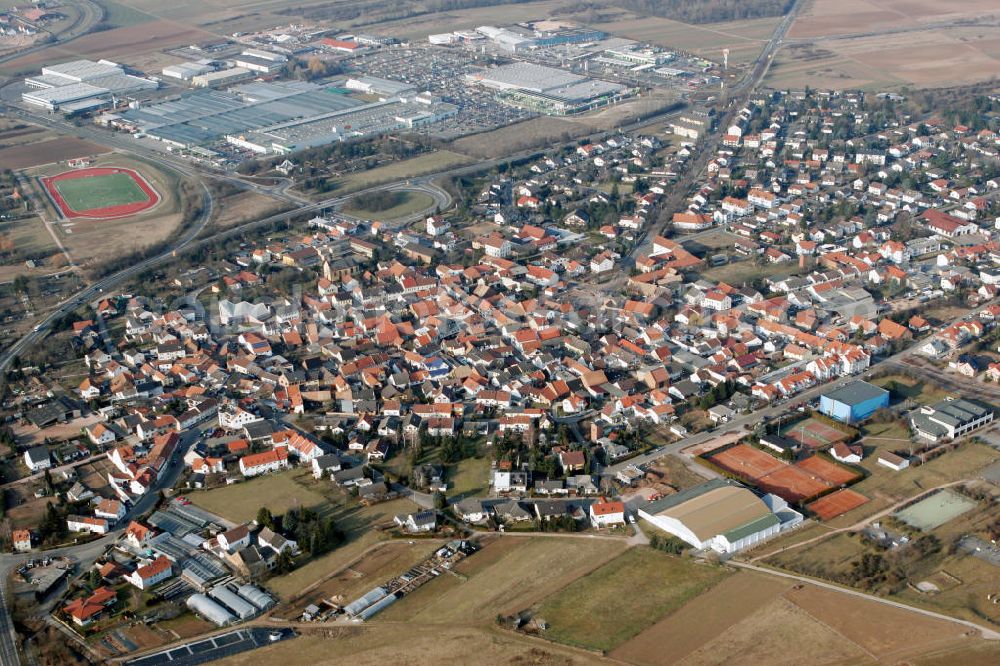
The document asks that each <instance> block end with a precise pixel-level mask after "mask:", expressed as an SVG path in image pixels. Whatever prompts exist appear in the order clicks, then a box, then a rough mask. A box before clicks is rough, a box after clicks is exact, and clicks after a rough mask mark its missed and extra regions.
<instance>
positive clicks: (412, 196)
mask: <svg viewBox="0 0 1000 666" xmlns="http://www.w3.org/2000/svg"><path fill="white" fill-rule="evenodd" d="M433 205H434V199H433V198H432V197H431V195H429V194H426V193H424V192H409V191H407V192H403V193H402V196H401V197H400V200H399V203H397V204H396V205H395V206H393V207H392V208H387V209H385V210H378V211H375V210H365V209H364V208H355V207H354V205H353V199H352V200H351V201H348V202H347V203H346V204H345V205H344V207H343V209H342V210H343V211H344V212H345V213H347V214H348V215H353V216H355V217H360V218H362V219H365V220H396V219H399V218H401V217H408V216H410V215H415V214H416V213H419V212H420V211H423V210H428V209H429V208H431V207H432V206H433Z"/></svg>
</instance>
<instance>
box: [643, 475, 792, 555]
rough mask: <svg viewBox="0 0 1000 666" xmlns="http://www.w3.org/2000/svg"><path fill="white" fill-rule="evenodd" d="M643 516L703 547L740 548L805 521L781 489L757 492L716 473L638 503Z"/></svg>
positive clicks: (725, 550)
mask: <svg viewBox="0 0 1000 666" xmlns="http://www.w3.org/2000/svg"><path fill="white" fill-rule="evenodd" d="M639 517H641V518H642V519H644V520H647V521H649V522H650V523H652V524H653V525H655V526H656V527H658V528H660V529H661V530H663V531H664V532H667V533H669V534H672V535H674V536H676V537H677V538H679V539H681V540H683V541H685V542H686V543H688V544H690V545H692V546H694V547H695V548H698V549H699V550H705V549H711V550H714V551H715V552H717V553H723V554H729V553H735V552H738V551H740V550H743V549H745V548H749V547H750V546H753V545H756V544H758V543H760V542H762V541H764V540H765V539H768V538H770V537H772V536H774V535H775V534H778V533H779V532H781V531H783V530H786V529H789V528H791V527H794V526H796V525H798V524H799V523H801V522H802V514H801V513H799V512H797V511H794V510H793V509H791V508H789V506H788V504H787V503H786V502H785V501H784V500H783V499H781V498H780V497H777V496H776V495H766V496H765V497H764V498H763V499H762V498H760V497H757V495H755V494H754V493H753V492H751V491H750V490H749V489H747V488H745V487H744V486H741V485H740V484H738V483H736V482H735V481H731V480H727V479H714V480H712V481H709V482H707V483H703V484H701V485H698V486H694V487H693V488H688V489H687V490H684V491H682V492H679V493H677V494H675V495H670V496H669V497H664V498H662V499H659V500H656V501H655V502H651V503H650V504H648V505H647V506H646V507H645V508H642V509H639Z"/></svg>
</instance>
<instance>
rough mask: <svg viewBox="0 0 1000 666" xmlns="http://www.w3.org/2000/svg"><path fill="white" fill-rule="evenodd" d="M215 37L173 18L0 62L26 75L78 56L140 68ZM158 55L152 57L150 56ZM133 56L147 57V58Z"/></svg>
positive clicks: (2, 68) (0, 68)
mask: <svg viewBox="0 0 1000 666" xmlns="http://www.w3.org/2000/svg"><path fill="white" fill-rule="evenodd" d="M213 38H215V35H213V34H212V33H210V32H206V31H204V30H199V29H197V28H192V27H190V26H187V25H183V24H180V23H176V22H173V21H161V20H151V21H146V22H143V23H139V24H136V25H129V26H124V27H120V28H113V29H111V30H104V31H102V32H92V33H90V34H87V35H84V36H82V37H79V38H77V39H74V40H72V41H70V42H67V43H65V44H55V45H53V46H51V47H49V48H46V49H42V50H40V51H35V52H32V53H28V54H26V55H23V56H21V57H20V58H15V59H14V60H10V61H8V62H6V63H3V65H0V71H2V72H4V73H6V74H8V75H16V74H23V73H26V72H29V71H31V70H36V69H40V68H41V67H42V66H44V65H48V64H52V63H55V62H63V61H66V60H73V59H77V58H90V59H93V60H99V59H101V58H106V59H109V60H116V61H117V60H126V61H128V62H129V64H130V65H133V66H135V67H138V68H140V69H142V68H144V67H147V66H148V65H149V63H151V62H162V61H164V60H176V59H175V58H174V59H169V58H165V57H164V56H163V55H162V54H159V53H158V52H159V51H160V50H161V49H165V48H169V47H172V46H183V45H187V44H194V43H197V42H201V41H206V40H210V39H213ZM151 54H153V55H154V58H153V59H152V60H150V59H149V58H150V55H151ZM132 56H145V57H146V60H142V59H141V58H138V57H136V58H133V57H132Z"/></svg>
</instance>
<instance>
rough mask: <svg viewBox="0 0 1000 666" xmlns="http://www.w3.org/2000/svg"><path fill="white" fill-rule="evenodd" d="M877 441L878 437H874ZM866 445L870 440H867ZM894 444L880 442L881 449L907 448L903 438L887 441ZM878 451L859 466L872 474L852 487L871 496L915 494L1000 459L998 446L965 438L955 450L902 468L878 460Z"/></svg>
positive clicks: (971, 473)
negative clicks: (881, 444) (886, 464)
mask: <svg viewBox="0 0 1000 666" xmlns="http://www.w3.org/2000/svg"><path fill="white" fill-rule="evenodd" d="M875 443H878V440H875ZM865 444H866V446H869V445H870V444H869V442H868V441H867V440H866V442H865ZM886 444H895V446H891V447H890V446H885V447H882V446H879V448H880V449H901V450H904V451H905V450H906V445H905V444H903V443H902V442H886ZM877 458H878V456H877V455H868V456H866V457H865V459H864V460H862V461H861V464H860V466H861V467H864V468H865V469H866V470H868V472H869V476H868V477H867V478H866V479H863V480H862V481H859V482H858V483H857V484H855V485H854V486H852V488H853V489H854V490H856V491H858V492H860V493H861V494H863V495H866V496H868V497H878V496H880V495H884V496H886V497H888V498H890V499H895V500H902V499H905V498H907V497H913V496H914V495H917V494H919V493H920V492H922V491H924V490H927V489H928V488H934V487H935V486H940V485H942V484H945V483H948V482H950V481H956V480H958V479H963V478H971V477H973V476H975V475H976V473H977V472H978V471H979V470H981V469H983V468H984V467H985V466H987V465H989V464H991V463H994V462H996V461H997V459H998V456H997V452H996V450H994V449H992V448H990V447H988V446H985V445H983V444H979V443H977V442H971V441H970V442H965V443H963V444H962V445H961V446H959V447H958V448H957V449H955V450H954V451H949V452H947V453H945V454H944V455H941V456H938V457H937V458H935V459H934V460H931V461H929V462H926V463H924V464H923V465H919V466H916V467H914V466H911V467H909V468H908V469H905V470H903V471H902V472H894V471H892V470H891V469H888V468H886V467H883V466H881V465H879V464H877V462H876V459H877Z"/></svg>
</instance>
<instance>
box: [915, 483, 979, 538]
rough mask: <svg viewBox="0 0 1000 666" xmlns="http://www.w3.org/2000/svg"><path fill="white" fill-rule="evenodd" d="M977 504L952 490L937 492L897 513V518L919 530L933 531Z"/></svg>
mask: <svg viewBox="0 0 1000 666" xmlns="http://www.w3.org/2000/svg"><path fill="white" fill-rule="evenodd" d="M975 506H976V503H975V502H974V501H973V500H971V499H969V498H967V497H963V496H961V495H959V494H958V493H956V492H952V491H951V490H947V489H945V490H942V491H940V492H936V493H934V494H933V495H931V496H930V497H928V498H926V499H922V500H920V501H919V502H917V503H916V504H911V505H910V506H908V507H906V508H905V509H903V510H902V511H899V512H897V513H896V517H897V518H899V519H900V520H902V521H903V522H904V523H906V524H907V525H909V526H910V527H916V528H917V529H918V530H925V531H926V530H932V529H934V528H935V527H939V526H940V525H944V524H945V523H947V522H948V521H949V520H952V519H954V518H958V517H959V516H961V515H962V514H963V513H965V512H966V511H971V510H972V509H974V508H975Z"/></svg>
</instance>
